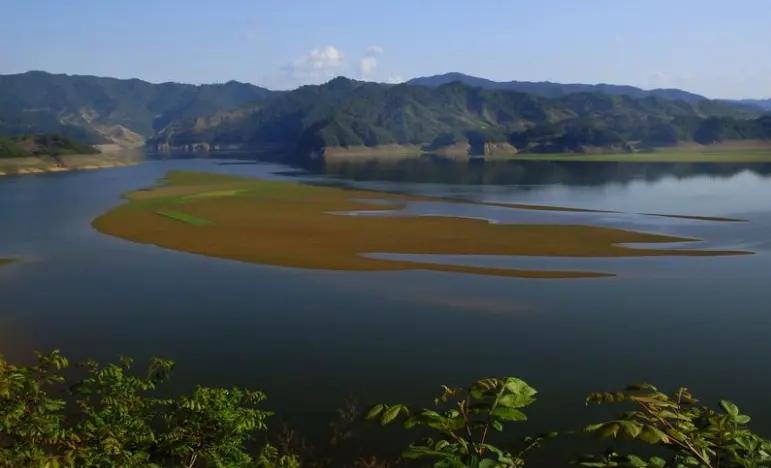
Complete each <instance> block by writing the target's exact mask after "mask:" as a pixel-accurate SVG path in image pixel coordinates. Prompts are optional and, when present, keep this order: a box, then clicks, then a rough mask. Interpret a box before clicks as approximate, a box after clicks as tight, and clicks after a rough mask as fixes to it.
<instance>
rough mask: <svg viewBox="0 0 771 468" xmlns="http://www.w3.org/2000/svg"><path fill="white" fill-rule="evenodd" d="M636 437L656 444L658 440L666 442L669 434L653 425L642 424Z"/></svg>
mask: <svg viewBox="0 0 771 468" xmlns="http://www.w3.org/2000/svg"><path fill="white" fill-rule="evenodd" d="M637 438H638V439H639V440H642V441H643V442H647V443H649V444H658V443H659V442H662V443H665V444H668V443H669V441H670V439H669V436H668V435H666V434H665V433H663V432H662V431H661V430H660V429H659V428H657V427H655V426H644V427H643V428H642V431H640V434H639V435H638V436H637Z"/></svg>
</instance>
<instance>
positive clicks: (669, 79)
mask: <svg viewBox="0 0 771 468" xmlns="http://www.w3.org/2000/svg"><path fill="white" fill-rule="evenodd" d="M689 80H690V75H688V73H676V74H668V73H663V72H660V71H658V72H654V73H651V74H650V75H649V76H648V84H649V85H650V86H653V87H655V88H661V87H668V86H675V87H676V86H683V85H686V84H687V83H688V81H689Z"/></svg>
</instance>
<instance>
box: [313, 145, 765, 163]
mask: <svg viewBox="0 0 771 468" xmlns="http://www.w3.org/2000/svg"><path fill="white" fill-rule="evenodd" d="M427 155H433V156H439V157H444V158H448V159H456V160H470V159H475V160H485V161H504V160H506V161H517V160H536V161H586V162H592V161H597V162H659V163H677V162H682V163H701V162H705V163H709V162H712V163H771V142H768V141H728V142H723V143H717V144H712V145H700V144H697V143H680V144H679V145H677V146H674V147H668V148H657V149H655V150H653V151H648V152H638V153H620V152H619V153H603V152H587V153H549V154H542V153H519V152H517V149H516V148H514V147H513V146H511V145H509V144H507V143H500V144H492V143H486V144H485V145H484V148H483V150H482V151H474V150H472V148H471V146H470V145H469V144H467V143H462V144H457V145H452V146H445V147H439V148H432V149H427V148H425V147H421V146H419V145H382V146H371V147H370V146H351V147H327V148H326V149H325V151H324V159H326V160H327V161H329V162H344V161H355V160H362V159H378V160H383V159H406V158H414V157H420V156H427Z"/></svg>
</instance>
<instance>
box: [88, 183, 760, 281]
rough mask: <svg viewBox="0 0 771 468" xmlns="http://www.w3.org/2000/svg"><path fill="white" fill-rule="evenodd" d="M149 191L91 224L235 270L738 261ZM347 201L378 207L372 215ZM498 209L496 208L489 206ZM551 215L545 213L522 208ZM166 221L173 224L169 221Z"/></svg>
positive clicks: (344, 196) (347, 194)
mask: <svg viewBox="0 0 771 468" xmlns="http://www.w3.org/2000/svg"><path fill="white" fill-rule="evenodd" d="M163 182H164V183H163V185H162V186H160V187H156V188H151V189H144V190H138V191H135V192H132V193H129V194H127V195H126V198H128V200H129V202H128V203H127V204H125V205H122V206H119V207H117V208H115V209H113V210H112V211H110V212H108V213H106V214H104V215H102V216H100V217H98V218H97V219H95V220H94V222H93V225H94V227H95V228H96V229H98V230H99V231H101V232H103V233H105V234H110V235H113V236H116V237H120V238H124V239H128V240H131V241H135V242H141V243H147V244H154V245H158V246H161V247H165V248H169V249H174V250H181V251H185V252H191V253H197V254H202V255H209V256H213V257H220V258H229V259H234V260H240V261H245V262H252V263H259V264H266V265H276V266H288V267H298V268H312V269H326V270H348V271H395V270H414V269H420V270H435V271H450V272H460V273H478V274H487V275H497V276H516V277H528V278H577V277H598V276H609V274H607V273H596V272H576V271H551V270H509V269H494V268H477V267H466V266H458V265H440V264H423V263H414V262H408V261H389V260H380V259H372V258H365V257H363V256H362V254H366V253H400V254H446V255H457V254H467V255H525V256H556V257H584V258H590V257H643V256H665V255H666V256H714V255H736V254H741V253H746V252H735V251H708V250H660V249H655V248H648V249H630V248H624V247H620V246H619V245H620V244H626V243H635V244H637V243H650V244H655V243H662V242H664V243H670V242H686V241H690V240H693V239H686V238H680V237H672V236H664V235H656V234H647V233H639V232H632V231H625V230H619V229H612V228H604V227H597V226H585V225H494V224H490V223H488V222H487V221H483V220H472V219H462V218H451V217H390V216H377V217H374V216H345V215H336V214H332V212H344V211H355V210H368V211H372V210H378V209H381V210H389V209H394V208H398V207H400V206H402V205H403V204H404V203H406V202H409V201H427V200H431V201H437V200H441V201H445V202H448V203H452V201H448V200H442V199H437V198H430V197H417V196H406V195H396V194H380V193H374V192H368V191H358V190H345V189H339V188H331V187H314V186H308V185H303V184H299V183H294V182H278V181H264V180H255V179H246V178H240V177H232V176H224V175H217V174H206V173H197V172H181V171H172V172H170V173H169V174H168V176H167V178H166V179H164V180H163ZM354 199H365V200H366V199H381V200H382V199H385V200H387V201H388V202H390V203H389V205H379V206H375V205H372V204H369V203H364V202H357V201H353V200H354ZM498 206H500V205H498ZM527 208H528V209H554V208H553V207H532V206H530V207H527ZM169 213H172V214H173V216H170V215H169Z"/></svg>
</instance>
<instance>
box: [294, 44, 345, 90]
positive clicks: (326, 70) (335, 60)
mask: <svg viewBox="0 0 771 468" xmlns="http://www.w3.org/2000/svg"><path fill="white" fill-rule="evenodd" d="M344 66H345V56H344V55H343V53H342V52H340V51H339V50H338V49H337V48H335V47H333V46H331V45H330V46H326V47H319V48H315V49H312V50H311V51H310V52H308V53H307V54H305V55H303V56H302V57H299V58H297V59H295V60H293V61H292V62H291V63H289V64H287V65H286V66H285V67H284V71H286V72H287V73H288V74H289V75H290V76H291V77H292V78H294V79H296V80H303V81H307V80H318V79H325V78H331V77H333V76H335V74H337V73H340V71H341V70H342V69H343V67H344Z"/></svg>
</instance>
